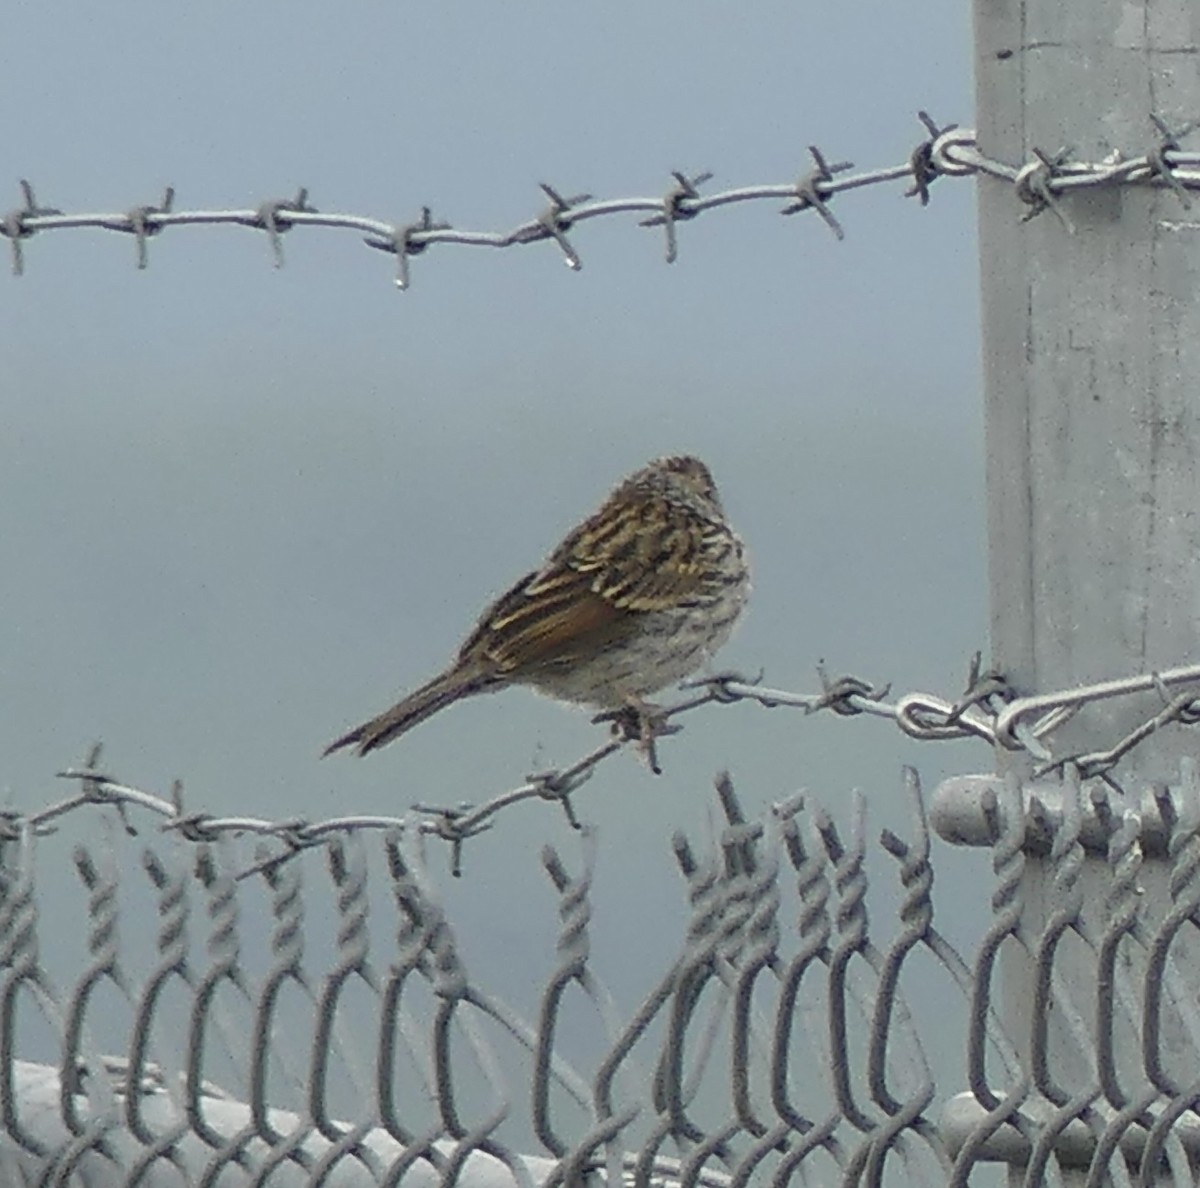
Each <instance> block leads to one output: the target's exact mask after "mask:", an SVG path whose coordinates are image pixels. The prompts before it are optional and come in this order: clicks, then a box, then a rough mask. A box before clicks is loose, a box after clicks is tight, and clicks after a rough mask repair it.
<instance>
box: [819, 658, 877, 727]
mask: <svg viewBox="0 0 1200 1188" xmlns="http://www.w3.org/2000/svg"><path fill="white" fill-rule="evenodd" d="M817 679H818V680H819V681H820V682H821V696H820V697H818V698H816V699H815V700H814V701H813V703H812V704H811V705H808V706H805V707H804V712H805V714H815V713H816V712H817V711H818V710H823V709H830V710H833V712H834V713H835V714H841V715H842V716H843V717H847V718H852V717H854V716H855V715H856V714H861V713H862V712H863V710H862V709H861V707H859V706H857V705H855V704H854V702H853V700H852V698H855V697H863V698H865V699H866V700H867V701H882V700H883V699H884V698H885V697H886V696H887V695H888V694H889V693H890V692H891V689H892V686H891V684H890V683H889V684H887V685H884V686H883V688H882V689H877V688H875V687H874V686H873V685H869V684H867V682H866V681H864V680H860V679H859V678H858V677H854V676H840V677H838V678H836V679H835V680H832V681H831V680H830V679H829V676H828V674H827V673H826V671H825V661H824V660H820V661H818V662H817Z"/></svg>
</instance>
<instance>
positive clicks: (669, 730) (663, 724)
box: [592, 701, 683, 775]
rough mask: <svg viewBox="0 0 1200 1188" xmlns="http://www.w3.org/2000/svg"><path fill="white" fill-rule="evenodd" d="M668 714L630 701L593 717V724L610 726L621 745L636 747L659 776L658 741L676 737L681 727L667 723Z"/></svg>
mask: <svg viewBox="0 0 1200 1188" xmlns="http://www.w3.org/2000/svg"><path fill="white" fill-rule="evenodd" d="M670 712H671V711H670V710H668V709H664V708H663V707H662V706H661V705H652V704H651V703H650V702H648V701H630V702H628V703H627V704H625V705H623V706H621V708H620V709H615V710H606V711H605V712H604V713H602V714H597V715H596V716H595V717H594V718H593V719H592V721H593V722H610V723H611V724H612V732H613V734H614V735H617V736H618V737H620V738H621V740H622V741H624V742H633V743H636V744H637V749H638V751H639V752H640V753H641V755H642V757H643V758H644V759H645V760H646V766H647V767H649V768H650V770H651V771H652V772H654V774H655V775H662V767H661V766H659V762H658V740H659V739H660V738H665V737H666V736H667V735H668V734H678V733H679V731H681V730H682V729H683V727H682V726H680V725H678V724H676V723H673V722H671V721H670Z"/></svg>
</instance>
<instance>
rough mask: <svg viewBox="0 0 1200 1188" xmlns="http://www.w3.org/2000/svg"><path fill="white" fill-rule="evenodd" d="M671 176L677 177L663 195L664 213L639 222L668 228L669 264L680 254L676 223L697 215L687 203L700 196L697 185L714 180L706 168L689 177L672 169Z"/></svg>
mask: <svg viewBox="0 0 1200 1188" xmlns="http://www.w3.org/2000/svg"><path fill="white" fill-rule="evenodd" d="M671 176H672V177H673V178H674V179H675V184H674V185H673V186H672V187H671V188H670V189H669V190H668V191H667V192H666V194H665V195H664V196H663V212H662V214H658V215H651V216H650V218H648V219H643V220H642V221H641V223H640V224H639V226H642V227H664V228H666V233H667V263H668V264H674V263H675V259H676V257H677V256H678V254H679V253H678V246H679V245H678V243H677V241H676V237H675V224H676V222H681V221H682V220H684V219H691V218H695V217H696V211H694V210H690V209H689V208H688V207H687V205H686V204H687V203H688V202H691V201H694V200H695V199H697V198H699V197H700V191H699V190H698V189H697V187H698V186H702V185H704V183H705V182H706V181H712V179H713V173H712V170H706V171H705V172H704V173H697V174H696V176H695V177H688V176H687V175H686V174H684V173H680V172H679V170H678V169H672V170H671Z"/></svg>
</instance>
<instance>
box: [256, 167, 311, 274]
mask: <svg viewBox="0 0 1200 1188" xmlns="http://www.w3.org/2000/svg"><path fill="white" fill-rule="evenodd" d="M316 212H317V208H316V207H315V206H309V204H308V188H307V187H306V186H301V187H300V189H299V190H298V191H297V193H296V197H295V198H292V199H287V198H274V199H272V200H271V201H270V202H264V203H263V204H262V206H260V207H259V208H258V211H257V213H256V215H255V225H256V226H258V227H261V228H262V229H263V230H264V231H265V232H266V233H267V238H268V239H270V241H271V253H272V255H273V256H274V257H275V267H276V268H282V267H283V233H284V232H285V231H290V230H291V228H292V220H291V219H289V218H288V214H289V213H303V214H316Z"/></svg>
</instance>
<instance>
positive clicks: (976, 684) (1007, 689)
mask: <svg viewBox="0 0 1200 1188" xmlns="http://www.w3.org/2000/svg"><path fill="white" fill-rule="evenodd" d="M982 663H983V653H982V652H975V653H974V654H973V655H972V657H971V663H970V665H969V666H968V670H967V687H966V691H965V692H964V693H963V695H962V696H961V697H960V698H959V699H958V700H957V701H956V702H955V703H954V705H953V706H951V708H950V712H949V713H948V714H947V715H946V720H945V725H947V726H958V725H959V724H960V723H961V721H962V717H963V714H965V713H966V712H967V710H969V709H973V708H977V707H980V706H982V707H983V708H984V709H987V710H989V711H991V712H992V714H993V716H994V714H995V706H994V705H992V704H991V699H992V698H993V697H998V698H1000V700H1001V701H1003V702H1004V703H1005V704H1007V703H1008V702H1010V701H1011V700H1012V699H1013V698H1014V697H1015V696H1016V691H1015V690H1014V689H1013V687H1012V686H1011V685H1010V684H1009V683H1008V680H1007V678H1006V677H1005V676H1004V674H1003V673H1001V672H997V671H996V670H995V669H991V668H989V669H988V670H987V672H980V667H981V665H982Z"/></svg>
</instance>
